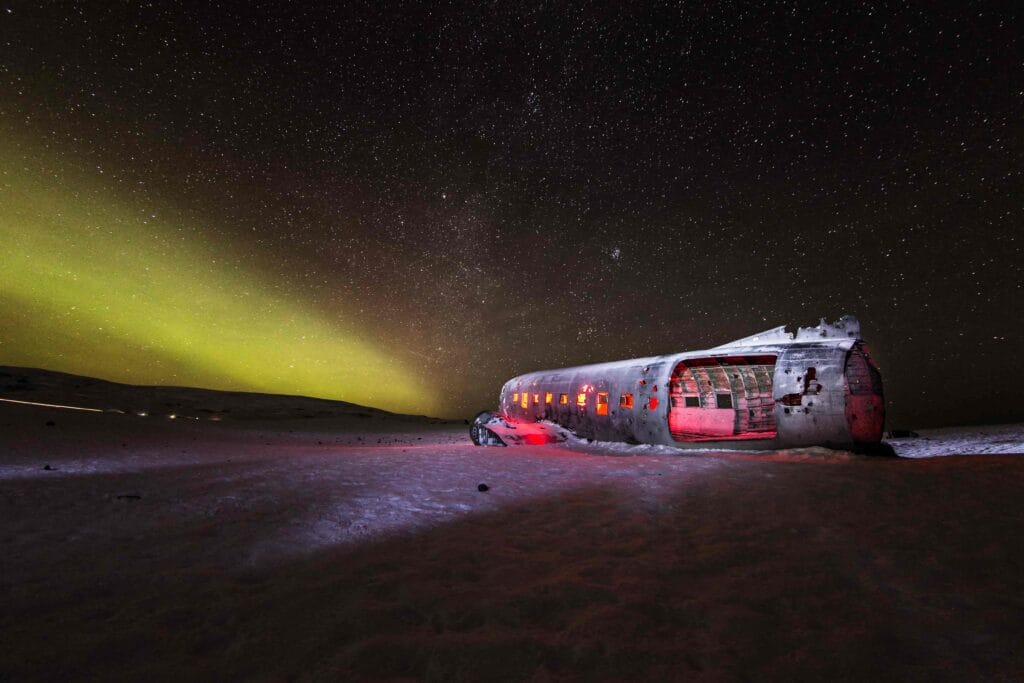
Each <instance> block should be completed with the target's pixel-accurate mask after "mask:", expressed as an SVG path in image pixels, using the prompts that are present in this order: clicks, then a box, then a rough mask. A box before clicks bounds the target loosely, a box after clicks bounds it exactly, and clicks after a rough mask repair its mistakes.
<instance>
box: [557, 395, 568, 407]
mask: <svg viewBox="0 0 1024 683" xmlns="http://www.w3.org/2000/svg"><path fill="white" fill-rule="evenodd" d="M558 402H559V403H560V404H562V405H563V406H565V405H569V394H559V395H558Z"/></svg>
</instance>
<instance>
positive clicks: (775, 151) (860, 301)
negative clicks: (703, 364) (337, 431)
mask: <svg viewBox="0 0 1024 683" xmlns="http://www.w3.org/2000/svg"><path fill="white" fill-rule="evenodd" d="M1020 19H1021V17H1020V12H1019V10H1016V9H1014V8H1013V7H1012V6H1010V5H1005V6H1004V5H998V4H985V3H977V4H975V3H956V4H950V5H949V6H948V7H946V6H941V5H926V6H916V5H909V4H897V5H890V6H885V7H882V6H879V7H874V6H871V5H870V4H855V3H834V4H830V5H828V6H825V5H822V4H821V3H766V4H764V5H758V4H749V3H722V4H715V5H702V4H688V3H686V4H671V5H667V4H640V5H636V6H621V5H619V4H615V3H612V4H579V5H573V6H562V7H559V6H552V5H541V4H531V5H523V4H520V3H507V4H506V3H496V4H481V3H426V4H422V5H416V4H405V3H397V4H380V3H367V4H354V3H337V4H334V3H330V4H324V5H317V4H312V3H309V4H296V5H288V4H280V3H216V2H214V3H188V2H172V3H131V4H117V5H113V4H110V3H70V4H66V5H59V6H58V5H46V6H39V5H37V4H34V3H18V2H13V3H9V4H7V5H0V132H2V134H3V139H2V140H0V165H2V173H3V174H2V176H0V235H2V237H3V239H4V242H5V243H6V244H7V245H8V255H9V259H10V264H12V265H10V266H8V265H7V264H5V267H4V269H3V270H4V272H3V274H2V275H0V284H2V289H0V305H2V309H0V311H2V312H0V325H2V331H0V360H2V361H4V362H6V363H10V364H25V365H36V366H44V367H48V368H51V369H56V370H68V371H73V372H82V373H85V374H93V375H98V376H101V377H106V378H110V379H116V380H124V381H145V382H151V383H173V384H195V385H199V386H208V387H212V388H237V389H248V390H261V391H283V392H289V393H302V394H309V395H316V396H324V397H328V398H337V399H342V400H350V401H355V402H363V403H368V404H370V405H374V406H378V407H383V408H387V409H392V410H401V411H403V412H416V413H430V414H435V415H444V416H450V417H455V416H458V417H467V416H470V415H472V414H473V413H474V412H475V411H477V410H481V409H485V408H489V407H493V404H494V402H495V398H496V396H497V391H498V389H499V387H500V385H501V384H502V382H503V381H504V380H505V379H507V378H509V377H511V376H513V375H516V374H519V373H522V372H526V371H529V370H536V369H541V368H545V367H556V366H562V365H569V364H577V363H584V362H595V361H601V360H612V359H617V358H628V357H632V356H641V355H652V354H657V353H669V352H675V351H681V350H687V349H699V348H705V347H707V346H711V345H716V344H720V343H723V342H725V341H728V340H730V339H733V338H736V337H741V336H746V335H748V334H753V333H755V332H757V331H760V330H762V329H765V328H768V327H774V326H776V325H780V324H791V325H797V324H799V325H808V324H813V323H816V322H817V321H818V318H820V317H822V316H824V317H827V318H829V319H834V318H837V317H838V316H839V315H841V314H843V313H852V314H854V315H857V316H858V317H859V318H860V319H861V322H862V326H863V329H864V332H865V336H866V338H867V340H868V342H869V345H870V347H871V348H872V351H873V354H874V355H875V357H876V359H877V360H878V361H879V364H880V365H881V369H882V372H883V376H884V378H885V382H886V394H887V399H888V401H889V411H890V425H892V426H897V427H899V426H907V425H909V426H923V425H927V424H963V423H971V422H978V421H998V420H1005V419H1020V418H1021V417H1024V398H1022V396H1024V394H1022V392H1020V390H1019V383H1020V378H1021V377H1022V376H1024V362H1022V361H1021V359H1020V355H1019V354H1018V353H1016V350H1017V349H1018V348H1019V346H1020V343H1021V341H1022V339H1021V332H1022V327H1024V326H1022V324H1021V322H1020V320H1021V316H1022V314H1024V310H1022V306H1021V301H1022V294H1024V292H1022V284H1021V281H1022V277H1021V276H1022V270H1024V268H1022V266H1024V254H1022V244H1021V230H1020V226H1021V197H1022V189H1024V183H1022V163H1021V162H1022V159H1024V156H1022V151H1024V149H1022V147H1024V145H1022V142H1024V123H1022V121H1024V117H1022V116H1021V114H1022V113H1024V106H1022V104H1024V102H1022V101H1024V82H1022V78H1021V76H1022V73H1024V69H1022V66H1024V65H1022V62H1021V57H1020V55H1021V53H1022V51H1021V39H1020V35H1021V21H1020ZM5 260H6V259H5ZM82 283H87V284H88V286H83V285H82ZM132 294H135V295H136V297H138V296H143V295H144V297H145V302H144V303H140V302H138V298H136V300H135V301H134V302H133V301H132V300H131V299H130V297H131V296H132ZM100 328H102V330H100Z"/></svg>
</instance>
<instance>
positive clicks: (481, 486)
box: [476, 484, 491, 493]
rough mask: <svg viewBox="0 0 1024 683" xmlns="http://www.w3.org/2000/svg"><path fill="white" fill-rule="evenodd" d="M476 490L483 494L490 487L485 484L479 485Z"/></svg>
mask: <svg viewBox="0 0 1024 683" xmlns="http://www.w3.org/2000/svg"><path fill="white" fill-rule="evenodd" d="M476 490H477V491H480V492H481V493H483V492H484V491H490V490H491V487H490V486H488V485H487V484H480V485H479V486H477V487H476Z"/></svg>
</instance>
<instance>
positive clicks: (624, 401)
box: [512, 391, 658, 415]
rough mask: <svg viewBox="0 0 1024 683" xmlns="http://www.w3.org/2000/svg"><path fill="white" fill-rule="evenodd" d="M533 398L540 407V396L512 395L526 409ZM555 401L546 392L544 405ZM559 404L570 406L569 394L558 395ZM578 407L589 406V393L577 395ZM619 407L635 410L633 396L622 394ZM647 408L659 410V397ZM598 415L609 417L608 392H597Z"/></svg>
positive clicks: (552, 395) (648, 402) (653, 398)
mask: <svg viewBox="0 0 1024 683" xmlns="http://www.w3.org/2000/svg"><path fill="white" fill-rule="evenodd" d="M531 398H532V399H533V401H532V402H533V405H535V406H536V405H540V394H532V395H531V394H529V393H527V392H525V391H524V392H523V393H522V394H520V393H518V392H516V393H514V394H512V403H518V404H519V405H520V406H521V407H523V408H526V407H528V406H529V405H530V403H531V401H530V399H531ZM553 400H554V394H552V393H551V392H550V391H549V392H546V393H545V394H544V403H545V405H551V403H552V402H553ZM558 404H559V405H563V406H564V405H568V404H569V394H559V395H558ZM576 405H578V406H579V407H580V408H585V407H586V406H587V392H585V391H581V392H580V393H578V394H576ZM619 407H620V408H625V409H627V410H632V409H633V394H622V395H620V396H619ZM647 407H648V408H649V409H651V410H654V409H655V408H657V407H658V397H657V396H651V397H650V398H649V399H648V401H647ZM597 414H598V415H607V414H608V392H606V391H599V392H597Z"/></svg>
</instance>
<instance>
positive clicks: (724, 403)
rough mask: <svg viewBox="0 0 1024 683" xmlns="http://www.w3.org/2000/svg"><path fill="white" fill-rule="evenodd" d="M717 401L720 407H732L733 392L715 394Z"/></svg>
mask: <svg viewBox="0 0 1024 683" xmlns="http://www.w3.org/2000/svg"><path fill="white" fill-rule="evenodd" d="M715 403H716V404H717V405H718V407H719V408H732V394H715Z"/></svg>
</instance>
